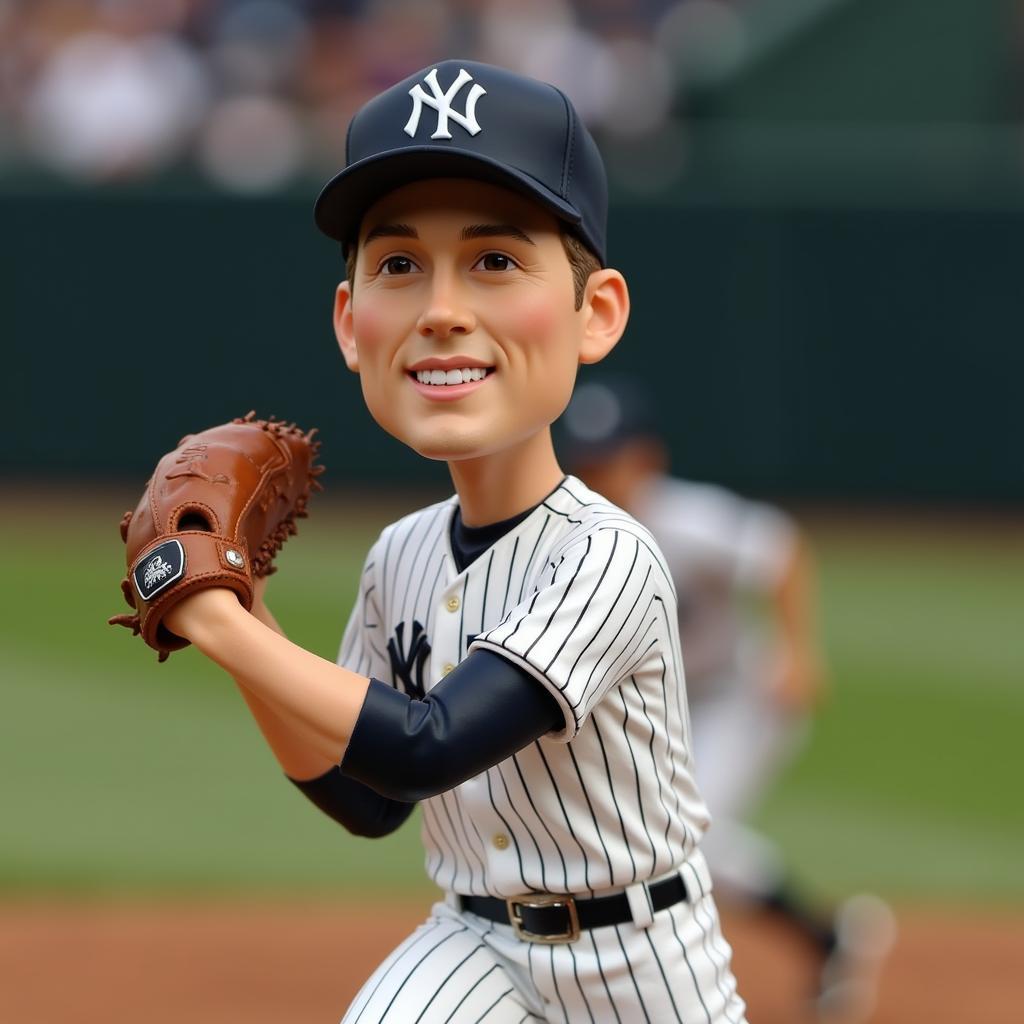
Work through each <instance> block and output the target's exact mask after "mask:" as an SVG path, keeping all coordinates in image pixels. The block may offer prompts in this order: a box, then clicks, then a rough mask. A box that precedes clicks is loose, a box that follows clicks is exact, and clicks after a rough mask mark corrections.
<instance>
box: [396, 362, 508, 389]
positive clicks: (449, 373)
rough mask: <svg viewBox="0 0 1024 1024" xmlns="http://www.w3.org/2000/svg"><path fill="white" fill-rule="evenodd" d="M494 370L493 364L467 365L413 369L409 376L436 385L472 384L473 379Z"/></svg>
mask: <svg viewBox="0 0 1024 1024" xmlns="http://www.w3.org/2000/svg"><path fill="white" fill-rule="evenodd" d="M493 372H494V367H493V366H491V367H483V366H467V367H465V368H463V369H461V370H460V369H453V370H412V371H410V373H409V376H410V377H412V379H413V380H415V381H418V382H419V383H420V384H430V385H433V386H434V387H452V386H453V385H455V384H470V383H472V382H473V381H477V380H483V379H484V377H486V376H488V375H489V374H491V373H493Z"/></svg>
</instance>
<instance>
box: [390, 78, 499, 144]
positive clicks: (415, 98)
mask: <svg viewBox="0 0 1024 1024" xmlns="http://www.w3.org/2000/svg"><path fill="white" fill-rule="evenodd" d="M424 81H425V82H426V83H427V85H429V86H430V91H431V92H432V93H433V94H434V95H433V96H430V95H428V94H427V92H426V91H425V90H424V88H423V86H422V85H420V83H419V82H417V83H416V84H415V85H414V86H413V87H412V88H411V89H410V90H409V95H410V96H411V97H412V104H413V105H412V114H410V115H409V120H408V122H406V125H405V134H406V135H409V136H410V137H412V138H415V137H416V130H417V129H418V128H419V125H420V114H421V113H422V112H423V104H424V103H426V104H427V106H429V107H433V108H434V109H435V110H436V111H437V128H436V129H435V130H434V134H433V135H431V136H430V137H431V138H432V139H450V138H451V137H452V133H451V132H450V131H448V121H449V119H451V120H452V121H454V122H455V123H456V124H458V125H461V126H462V127H463V128H465V129H466V131H467V132H469V134H470V135H476V134H477V133H478V132H479V131H481V128H480V125H479V123H478V122H477V119H476V102H477V100H478V99H480V97H481V96H483V95H484V94H485V93H486V92H487V90H486V89H485V88H484V87H483V86H482V85H480V84H479V83H474V84H473V88H472V89H470V90H469V93H468V95H467V96H466V113H465V114H460V113H458V111H455V110H452V101H453V100H454V99H455V97H456V96H458V94H459V90H460V89H461V88H462V87H463V86H464V85H465V84H466V83H467V82H472V81H473V76H472V75H471V74H470V73H469V72H468V71H467V70H466V69H465V68H459V76H458V78H456V79H455V81H454V82H452V84H451V85H450V86H449V87H448V91H447V92H442V90H441V86H440V85H439V84H438V82H437V68H434V69H433V70H432V71H431V72H430V74H429V75H427V77H426V78H425V79H424Z"/></svg>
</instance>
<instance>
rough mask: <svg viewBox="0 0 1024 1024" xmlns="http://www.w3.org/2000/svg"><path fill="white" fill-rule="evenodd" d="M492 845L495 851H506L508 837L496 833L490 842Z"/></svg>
mask: <svg viewBox="0 0 1024 1024" xmlns="http://www.w3.org/2000/svg"><path fill="white" fill-rule="evenodd" d="M491 842H492V843H494V848H495V849H496V850H507V849H508V836H507V835H505V833H504V832H498V833H496V834H495V836H494V838H493V839H492V840H491Z"/></svg>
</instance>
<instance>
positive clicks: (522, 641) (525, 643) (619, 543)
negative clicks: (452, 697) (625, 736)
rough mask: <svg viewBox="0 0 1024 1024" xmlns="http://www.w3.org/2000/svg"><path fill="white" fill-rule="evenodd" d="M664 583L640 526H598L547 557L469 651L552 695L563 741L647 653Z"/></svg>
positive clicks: (667, 594)
mask: <svg viewBox="0 0 1024 1024" xmlns="http://www.w3.org/2000/svg"><path fill="white" fill-rule="evenodd" d="M672 593H673V592H672V590H671V584H670V583H669V582H668V577H667V572H666V570H665V568H664V563H663V562H662V560H661V556H660V554H659V553H658V552H657V549H656V547H655V546H654V544H653V542H652V541H651V538H650V535H649V534H647V533H646V531H644V530H642V529H641V528H639V527H637V528H636V532H633V531H631V530H626V529H618V528H615V527H611V526H608V527H604V528H600V529H596V530H594V531H593V532H590V533H588V534H586V535H585V536H584V537H582V538H580V539H578V540H574V541H572V542H571V543H570V544H568V545H566V546H565V547H564V548H563V549H561V550H560V551H559V550H556V551H555V552H553V554H552V558H551V561H550V562H549V563H548V566H547V568H546V569H545V571H544V572H543V573H542V575H541V577H540V579H539V581H538V584H537V586H536V588H535V590H534V592H533V593H532V594H531V595H530V596H529V597H528V598H526V599H525V600H524V601H523V602H521V603H520V604H519V605H518V606H516V607H515V608H513V609H512V611H511V612H510V613H509V614H508V615H507V616H506V617H505V618H504V619H503V620H502V621H501V622H500V623H499V624H498V625H497V626H495V627H494V628H493V629H490V630H488V631H487V632H485V633H481V634H480V635H479V636H477V637H476V639H475V640H474V641H473V643H472V644H471V646H470V650H471V651H472V650H476V649H481V650H490V651H493V652H495V653H496V654H500V655H502V656H503V657H505V658H507V659H509V660H510V661H512V662H514V663H515V664H517V665H519V666H521V667H522V668H524V669H525V670H526V671H527V672H529V673H530V675H532V676H533V677H534V678H535V679H537V680H538V681H539V682H540V683H541V684H543V685H544V686H545V687H546V688H547V689H548V690H549V691H550V692H551V693H552V694H553V695H554V697H555V698H556V700H557V702H558V704H559V707H560V708H561V711H562V715H563V717H564V722H565V727H564V729H563V730H562V731H561V732H558V733H555V734H552V735H551V737H550V738H552V739H557V740H562V741H566V742H567V741H569V740H571V739H572V738H573V737H574V736H575V735H576V734H577V733H578V732H579V730H580V727H581V726H582V725H583V723H584V722H585V721H586V719H587V716H588V715H589V714H590V712H591V711H592V710H593V708H594V707H595V706H596V704H597V703H598V702H599V701H600V700H601V698H602V697H603V696H604V695H605V694H606V693H607V692H608V690H609V689H610V688H611V687H613V686H614V685H615V684H616V683H617V682H618V681H619V680H621V679H624V678H626V677H628V676H629V675H630V674H631V673H633V672H634V671H636V669H637V667H638V666H639V665H640V664H641V662H642V661H643V660H644V658H645V657H646V655H647V654H648V652H649V650H650V647H651V644H652V642H653V639H652V638H653V635H654V634H655V633H656V619H657V617H658V616H660V615H663V612H664V607H663V606H664V604H665V603H666V602H671V603H672V605H673V607H672V609H670V610H669V612H668V614H669V615H670V616H674V615H675V610H674V597H673V596H672Z"/></svg>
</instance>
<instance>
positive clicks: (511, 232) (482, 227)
mask: <svg viewBox="0 0 1024 1024" xmlns="http://www.w3.org/2000/svg"><path fill="white" fill-rule="evenodd" d="M472 238H515V239H518V240H519V241H520V242H526V243H527V245H536V242H534V240H533V239H532V238H531V237H530V236H529V235H528V234H527V233H526V232H525V231H524V230H523V229H522V228H517V227H516V226H515V225H514V224H467V225H466V227H464V228H463V229H462V240H463V241H464V242H468V241H469V240H470V239H472Z"/></svg>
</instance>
